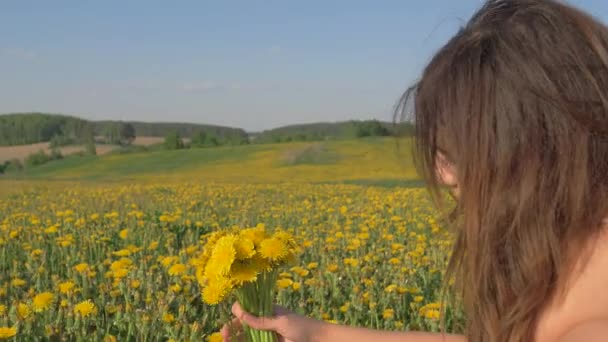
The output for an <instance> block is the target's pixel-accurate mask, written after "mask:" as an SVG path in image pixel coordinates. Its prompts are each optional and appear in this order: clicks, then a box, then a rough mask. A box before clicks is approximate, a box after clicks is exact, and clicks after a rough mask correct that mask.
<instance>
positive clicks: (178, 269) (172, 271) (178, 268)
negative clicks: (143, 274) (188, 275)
mask: <svg viewBox="0 0 608 342" xmlns="http://www.w3.org/2000/svg"><path fill="white" fill-rule="evenodd" d="M184 272H186V265H184V264H175V265H173V266H171V268H169V271H168V273H169V275H170V276H179V275H182V274H183V273H184Z"/></svg>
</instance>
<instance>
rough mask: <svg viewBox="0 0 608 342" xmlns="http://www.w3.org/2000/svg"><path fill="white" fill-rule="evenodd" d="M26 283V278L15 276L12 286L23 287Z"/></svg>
mask: <svg viewBox="0 0 608 342" xmlns="http://www.w3.org/2000/svg"><path fill="white" fill-rule="evenodd" d="M25 284H26V282H25V280H23V279H20V278H15V279H13V280H12V281H11V286H13V287H21V286H23V285H25Z"/></svg>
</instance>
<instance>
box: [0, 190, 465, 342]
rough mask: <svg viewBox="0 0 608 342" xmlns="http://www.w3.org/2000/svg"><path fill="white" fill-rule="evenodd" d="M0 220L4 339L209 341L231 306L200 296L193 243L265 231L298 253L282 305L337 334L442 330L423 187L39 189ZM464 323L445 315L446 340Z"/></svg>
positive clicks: (433, 232) (0, 207)
mask: <svg viewBox="0 0 608 342" xmlns="http://www.w3.org/2000/svg"><path fill="white" fill-rule="evenodd" d="M62 185H65V184H62ZM0 215H1V216H0V268H1V269H0V327H1V329H0V338H12V339H16V340H31V338H32V337H34V336H35V337H39V338H40V339H44V340H47V339H51V340H57V341H63V340H66V341H67V340H70V341H71V340H85V339H86V340H96V341H104V340H106V341H113V340H118V341H127V340H133V341H135V340H137V341H158V340H175V341H196V340H204V339H207V338H211V339H213V338H215V337H217V335H212V333H213V332H215V331H217V329H218V328H219V327H220V325H219V324H220V322H219V319H220V316H221V315H220V313H221V311H222V310H223V309H226V308H225V307H223V306H209V305H207V304H204V302H203V300H202V299H201V290H200V288H199V285H198V284H197V282H196V275H195V267H194V264H195V262H194V261H195V260H196V259H197V258H198V256H199V255H200V254H201V253H202V246H203V243H202V241H201V237H203V236H205V234H207V233H209V232H212V231H216V230H221V229H231V228H235V227H236V228H237V229H238V228H247V227H255V226H259V225H264V226H265V227H266V229H283V230H286V231H288V232H290V233H291V234H293V235H294V236H295V238H296V241H297V243H298V247H297V248H298V255H297V259H296V261H295V262H294V263H293V265H290V266H288V267H285V268H284V270H283V271H282V273H281V274H280V275H279V280H278V282H277V288H278V293H277V302H278V303H280V304H282V305H285V306H287V307H289V308H291V309H293V310H296V311H297V312H300V313H305V314H307V315H310V316H313V317H317V318H319V319H324V320H327V321H332V322H339V323H343V324H352V325H358V326H366V327H374V328H382V329H394V330H398V329H399V330H402V329H409V330H433V331H437V330H438V329H439V324H440V319H439V312H440V310H439V309H440V308H439V301H440V299H441V282H442V275H441V271H442V270H444V268H445V265H446V260H447V256H448V253H449V252H448V251H449V249H450V246H451V243H452V241H451V239H450V234H449V233H448V232H446V231H444V230H443V229H442V228H441V227H439V226H438V224H437V223H436V221H435V216H434V215H435V213H434V211H433V209H431V206H430V203H429V201H428V199H427V198H426V194H425V192H424V190H421V189H408V188H375V187H361V186H355V185H335V184H334V185H305V184H298V185H294V184H269V185H251V184H223V185H222V184H215V185H214V184H204V185H201V184H187V183H175V184H163V185H161V184H148V185H124V184H115V185H107V184H106V185H103V186H102V185H91V184H86V183H74V184H72V185H71V186H68V187H66V188H63V187H62V188H59V185H55V184H44V183H42V184H39V185H36V186H30V187H26V188H24V189H23V190H22V191H19V192H14V193H13V194H11V195H7V196H5V197H4V199H2V200H0ZM461 321H462V316H461V314H460V312H459V311H457V310H453V309H452V307H450V306H448V310H447V314H446V323H447V328H448V330H454V329H457V328H456V326H457V323H459V322H461ZM13 335H14V337H11V336H13Z"/></svg>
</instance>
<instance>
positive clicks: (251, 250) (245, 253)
mask: <svg viewBox="0 0 608 342" xmlns="http://www.w3.org/2000/svg"><path fill="white" fill-rule="evenodd" d="M234 249H235V250H236V259H237V260H245V259H249V258H251V257H252V256H253V255H254V254H255V246H254V244H253V241H252V240H251V239H248V238H246V237H242V236H241V237H239V238H238V239H237V240H236V243H235V245H234Z"/></svg>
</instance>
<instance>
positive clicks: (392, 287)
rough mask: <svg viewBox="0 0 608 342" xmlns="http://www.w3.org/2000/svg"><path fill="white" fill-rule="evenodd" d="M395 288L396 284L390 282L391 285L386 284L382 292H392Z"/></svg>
mask: <svg viewBox="0 0 608 342" xmlns="http://www.w3.org/2000/svg"><path fill="white" fill-rule="evenodd" d="M396 290H397V285H395V284H391V285H389V286H387V287H386V288H385V289H384V292H386V293H393V292H395V291H396Z"/></svg>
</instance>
